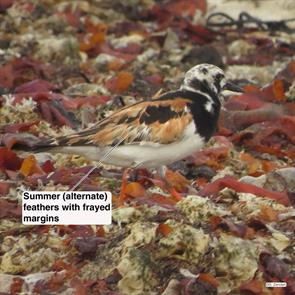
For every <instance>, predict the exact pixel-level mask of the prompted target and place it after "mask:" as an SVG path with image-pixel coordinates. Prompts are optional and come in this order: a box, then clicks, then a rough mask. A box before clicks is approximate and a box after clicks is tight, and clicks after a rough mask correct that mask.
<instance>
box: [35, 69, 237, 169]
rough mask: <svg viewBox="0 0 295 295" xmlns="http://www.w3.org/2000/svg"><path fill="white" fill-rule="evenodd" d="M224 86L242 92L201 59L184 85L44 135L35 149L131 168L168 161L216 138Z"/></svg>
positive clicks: (187, 73) (222, 74)
mask: <svg viewBox="0 0 295 295" xmlns="http://www.w3.org/2000/svg"><path fill="white" fill-rule="evenodd" d="M223 90H231V91H235V92H242V89H241V88H240V87H238V86H237V85H234V84H233V83H231V82H228V81H227V80H226V78H225V74H224V72H223V70H222V69H220V68H219V67H217V66H215V65H212V64H199V65H196V66H194V67H192V68H191V69H190V70H188V71H187V72H186V73H185V75H184V79H183V82H182V83H181V85H180V87H179V89H177V90H174V91H169V92H166V93H163V94H161V95H159V96H158V97H157V98H155V99H153V100H142V101H139V102H136V103H134V104H132V105H129V106H126V107H123V108H122V109H120V110H118V111H115V112H114V113H112V114H111V115H110V116H108V117H106V118H104V119H102V120H101V121H99V122H97V123H96V124H94V125H93V126H91V127H89V128H86V129H84V130H81V131H79V132H76V133H73V134H69V135H66V136H60V137H55V138H49V139H46V140H42V141H41V142H39V144H38V145H36V146H35V148H36V151H37V152H38V151H47V152H50V153H63V154H78V155H81V156H84V157H85V158H87V159H89V160H95V161H101V162H102V163H104V164H109V165H114V166H121V167H126V168H127V167H129V168H130V167H136V168H139V167H140V168H158V167H162V166H166V165H169V164H172V163H173V162H176V161H178V160H181V159H184V158H186V157H188V156H190V155H191V154H193V153H195V152H196V151H198V150H200V149H201V148H202V147H203V146H204V144H205V143H206V142H207V141H208V140H209V139H210V138H211V137H212V135H213V134H214V132H215V131H216V127H217V121H218V118H219V115H220V110H221V104H222V98H221V92H222V91H223ZM114 147H115V148H114ZM106 155H107V156H106Z"/></svg>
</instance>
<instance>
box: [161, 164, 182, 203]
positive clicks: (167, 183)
mask: <svg viewBox="0 0 295 295" xmlns="http://www.w3.org/2000/svg"><path fill="white" fill-rule="evenodd" d="M167 172H168V168H167V167H166V166H162V167H160V168H158V174H159V176H160V178H161V179H162V180H163V182H164V184H165V188H164V189H166V190H167V191H168V192H169V193H170V194H171V196H172V197H173V198H174V199H175V200H176V201H180V200H182V196H181V194H180V193H179V192H177V190H176V189H175V188H174V187H173V184H172V183H171V182H170V181H169V179H168V177H167Z"/></svg>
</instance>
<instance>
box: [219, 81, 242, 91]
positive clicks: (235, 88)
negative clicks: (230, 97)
mask: <svg viewBox="0 0 295 295" xmlns="http://www.w3.org/2000/svg"><path fill="white" fill-rule="evenodd" d="M223 90H230V91H234V92H244V90H243V88H242V87H240V86H238V85H236V84H234V83H232V82H226V84H225V85H224V87H223Z"/></svg>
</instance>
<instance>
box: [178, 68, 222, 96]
mask: <svg viewBox="0 0 295 295" xmlns="http://www.w3.org/2000/svg"><path fill="white" fill-rule="evenodd" d="M225 84H226V80H225V76H224V72H223V70H222V69H220V68H219V67H217V66H214V65H211V64H200V65H197V66H194V67H193V68H191V69H190V70H189V71H187V72H186V74H185V76H184V80H183V83H182V85H181V87H180V88H181V89H183V90H188V91H195V92H203V93H207V94H210V93H212V92H213V93H214V94H216V95H218V94H219V93H220V92H221V90H222V88H223V87H224V85H225Z"/></svg>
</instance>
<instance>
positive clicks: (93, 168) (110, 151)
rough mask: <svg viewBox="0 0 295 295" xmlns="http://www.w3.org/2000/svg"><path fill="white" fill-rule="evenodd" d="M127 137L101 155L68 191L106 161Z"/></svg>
mask: <svg viewBox="0 0 295 295" xmlns="http://www.w3.org/2000/svg"><path fill="white" fill-rule="evenodd" d="M127 137H128V134H127V135H126V136H125V137H123V138H122V139H121V140H120V141H118V142H117V143H116V144H115V145H114V146H113V147H112V148H111V149H110V150H109V151H108V152H107V153H105V154H104V155H103V157H102V158H101V159H100V160H99V162H98V163H97V164H96V165H95V166H93V167H92V168H91V169H90V170H89V171H88V172H87V173H86V174H85V175H84V176H83V177H82V178H81V179H80V180H79V181H78V182H77V183H76V184H75V185H74V186H73V187H71V188H70V189H69V190H68V191H74V190H75V189H76V188H77V187H78V186H79V185H80V184H82V182H83V181H84V180H85V179H86V178H87V177H88V176H89V175H90V174H91V173H92V172H93V171H94V170H95V169H96V168H98V167H99V166H100V165H101V164H102V162H103V161H104V160H105V159H107V157H108V156H109V155H110V154H111V153H112V152H113V150H114V149H116V148H117V147H118V146H119V145H120V144H121V143H122V142H123V141H124V140H125V139H126V138H127Z"/></svg>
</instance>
